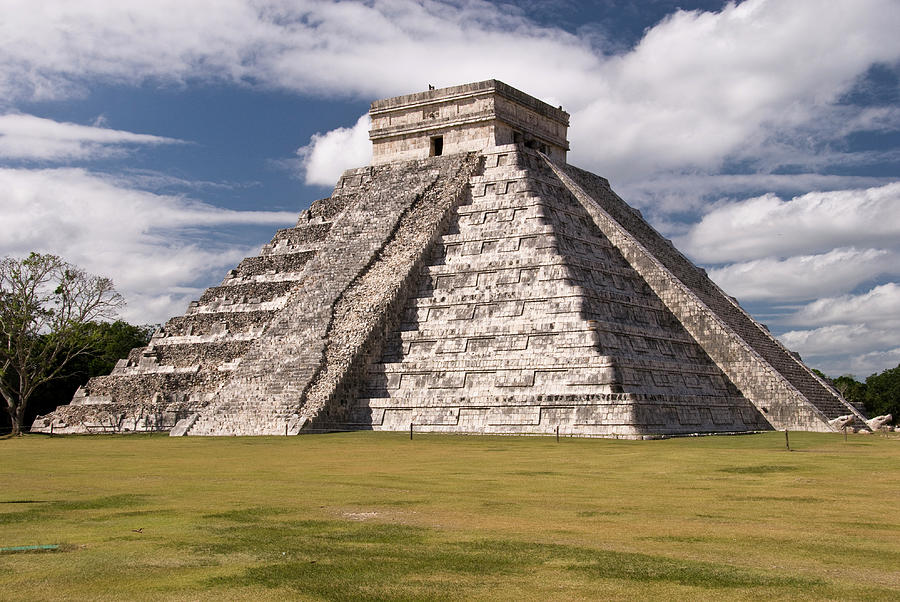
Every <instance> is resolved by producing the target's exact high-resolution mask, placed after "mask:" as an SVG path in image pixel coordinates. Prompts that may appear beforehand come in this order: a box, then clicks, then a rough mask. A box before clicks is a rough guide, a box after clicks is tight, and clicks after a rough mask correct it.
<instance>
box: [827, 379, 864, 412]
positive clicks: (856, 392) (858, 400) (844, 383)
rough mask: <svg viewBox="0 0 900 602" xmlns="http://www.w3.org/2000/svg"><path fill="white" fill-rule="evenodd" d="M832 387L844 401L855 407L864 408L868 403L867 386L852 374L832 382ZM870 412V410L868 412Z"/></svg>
mask: <svg viewBox="0 0 900 602" xmlns="http://www.w3.org/2000/svg"><path fill="white" fill-rule="evenodd" d="M831 384H832V386H833V387H834V388H835V389H837V391H838V393H840V394H841V395H843V396H844V399H846V400H847V401H849V402H850V403H852V404H853V405H857V406H862V405H864V404H865V402H866V384H865V383H861V382H859V381H858V380H856V379H855V378H853V376H852V375H850V374H844V375H843V376H838V377H837V378H835V379H834V380H832V381H831ZM867 411H868V410H867Z"/></svg>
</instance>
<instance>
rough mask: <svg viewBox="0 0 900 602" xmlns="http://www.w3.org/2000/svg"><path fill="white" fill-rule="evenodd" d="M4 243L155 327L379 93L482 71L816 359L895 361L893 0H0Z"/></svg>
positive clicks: (233, 251) (878, 366)
mask: <svg viewBox="0 0 900 602" xmlns="http://www.w3.org/2000/svg"><path fill="white" fill-rule="evenodd" d="M0 17H2V18H0V191H2V192H0V194H2V195H3V196H0V255H10V254H12V255H21V254H25V253H27V252H28V251H30V250H40V251H45V252H53V253H58V254H61V255H63V256H64V257H66V258H67V259H69V260H70V261H72V262H74V263H77V264H79V265H81V266H83V267H85V268H87V269H88V270H90V271H92V272H94V273H100V274H104V275H109V276H111V277H112V278H113V279H114V281H115V282H116V285H117V287H118V288H119V290H120V291H121V292H123V294H124V295H125V296H126V299H127V301H128V307H127V309H126V310H125V312H124V314H123V317H125V318H126V319H128V320H129V321H131V322H135V323H157V322H163V321H165V319H166V318H168V317H169V316H171V315H178V314H181V313H182V312H183V311H184V309H185V308H186V306H187V304H188V302H189V301H190V300H191V299H194V298H197V297H198V296H199V295H200V293H201V292H202V290H203V289H204V288H205V287H207V286H209V285H212V284H217V283H218V282H219V281H220V280H221V278H222V276H223V274H224V273H225V272H226V271H227V270H228V269H229V268H230V267H232V266H233V265H234V264H236V263H237V262H238V261H239V260H240V259H241V258H242V257H244V256H245V255H248V254H252V253H255V252H256V251H257V250H258V248H259V246H260V245H262V244H264V243H265V242H267V241H268V240H269V239H270V238H271V236H272V234H273V232H274V230H275V229H276V228H279V227H285V226H289V225H291V224H292V223H293V221H294V220H295V218H296V214H297V213H298V212H299V211H300V210H302V209H303V208H305V207H307V206H308V205H309V203H310V202H311V201H313V200H315V199H317V198H322V197H325V196H328V194H329V193H330V189H331V186H332V184H333V183H334V181H335V180H336V178H337V176H338V174H339V173H340V172H341V171H342V170H343V169H345V168H349V167H356V166H359V165H364V164H365V163H367V162H368V157H369V153H370V149H369V143H368V140H367V137H366V129H367V127H368V124H367V121H366V118H365V113H366V110H367V109H368V105H369V103H370V102H371V101H372V100H374V99H377V98H384V97H389V96H394V95H397V94H405V93H410V92H416V91H420V90H424V89H426V88H427V86H428V84H433V85H436V86H439V87H440V86H449V85H456V84H461V83H467V82H471V81H479V80H482V79H489V78H497V79H500V80H503V81H505V82H507V83H509V84H511V85H513V86H516V87H518V88H520V89H522V90H524V91H526V92H528V93H530V94H533V95H535V96H538V97H539V98H542V99H544V100H546V101H547V102H550V103H551V104H553V105H562V106H563V107H564V108H566V110H567V111H569V113H571V115H572V119H571V127H570V130H569V139H570V141H571V146H572V150H571V152H570V154H569V160H570V162H571V163H573V164H575V165H578V166H579V167H583V168H586V169H589V170H590V171H593V172H595V173H598V174H600V175H603V176H605V177H607V178H609V180H610V181H611V183H612V184H613V187H614V189H615V190H616V191H617V192H618V193H619V194H620V195H621V196H622V197H623V198H625V199H626V200H627V201H629V202H630V203H632V204H633V205H634V206H636V207H639V208H640V209H641V210H642V212H643V213H644V215H645V216H647V217H648V218H649V219H650V220H651V222H652V223H653V224H654V226H656V227H657V229H659V230H660V231H662V232H663V233H664V234H665V235H666V236H669V237H670V238H672V239H673V240H674V241H675V243H676V245H677V246H678V247H679V248H680V249H682V250H683V251H685V252H686V253H687V254H688V255H689V256H690V257H691V258H693V259H694V260H695V261H697V262H698V263H700V264H702V265H704V266H705V267H706V268H707V269H708V271H709V273H710V275H711V276H712V277H713V278H714V279H715V280H716V281H717V282H718V283H719V284H720V285H721V286H722V287H723V288H725V290H726V291H728V292H729V293H730V294H733V295H735V296H736V297H738V298H739V299H740V300H741V303H742V304H743V306H744V307H745V308H747V309H749V310H750V311H751V312H752V313H753V314H754V315H755V316H756V317H757V318H758V319H760V320H761V321H762V322H764V323H766V324H768V326H769V327H770V329H771V330H772V331H773V332H775V333H776V334H778V335H779V337H780V338H781V339H782V341H784V342H785V343H786V344H787V345H788V346H789V347H790V348H792V349H795V350H797V351H799V352H800V353H801V354H802V356H803V357H804V359H805V360H806V361H807V363H809V364H810V365H812V366H813V367H818V368H820V369H822V370H823V371H825V372H826V373H828V374H831V375H839V374H843V373H853V374H855V375H857V376H858V377H865V376H867V375H868V374H870V373H872V372H875V371H880V370H883V369H885V368H888V367H893V366H896V365H897V364H898V363H900V36H897V34H896V32H897V31H900V2H898V1H897V0H846V1H841V0H834V1H831V2H827V3H823V2H821V1H820V0H746V1H744V2H740V3H736V4H735V3H724V2H712V1H704V2H673V1H668V0H658V1H654V0H649V1H646V2H624V1H619V0H609V1H596V2H572V1H562V2H549V1H543V0H519V1H517V2H511V3H492V2H481V1H453V2H436V1H433V0H418V1H412V0H387V1H370V2H318V1H300V0H291V1H289V0H255V1H250V0H193V1H191V2H183V1H169V0H158V1H155V2H130V1H127V0H123V1H117V2H110V1H108V0H82V1H80V2H67V1H55V0H42V1H41V2H39V3H34V2H25V1H19V0H0Z"/></svg>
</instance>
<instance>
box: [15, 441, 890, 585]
mask: <svg viewBox="0 0 900 602" xmlns="http://www.w3.org/2000/svg"><path fill="white" fill-rule="evenodd" d="M791 447H792V448H793V449H794V451H791V452H789V451H787V450H785V448H784V434H783V433H770V434H764V435H747V436H735V437H700V438H683V439H670V440H664V441H610V440H600V439H562V440H561V441H560V442H559V443H556V441H555V440H554V439H553V438H517V437H474V436H473V437H467V436H442V435H417V436H416V438H415V439H414V440H413V441H410V440H409V438H408V435H405V434H402V433H396V434H395V433H365V432H363V433H345V434H334V435H312V436H302V437H281V438H275V437H273V438H230V439H229V438H192V437H182V438H169V437H165V436H162V435H155V436H148V435H132V436H122V437H115V436H104V437H54V438H48V437H44V436H35V435H31V436H26V437H22V438H17V439H7V440H2V441H0V547H12V546H23V545H39V544H59V545H60V548H59V550H57V551H50V552H25V553H23V552H2V551H0V598H3V599H15V600H25V599H66V598H69V599H111V600H112V599H117V600H118V599H122V598H127V599H151V598H177V599H189V600H196V599H217V600H225V599H235V598H244V599H280V600H285V599H298V598H300V599H304V598H309V599H315V598H328V599H359V598H371V599H385V598H387V599H426V598H427V599H435V598H442V599H473V598H482V599H534V600H538V599H547V598H554V599H579V598H580V599H592V598H601V597H602V598H610V597H615V598H635V599H646V598H666V599H671V598H676V599H693V598H698V597H699V598H706V599H713V598H714V599H747V598H772V597H778V598H792V599H798V598H801V599H802V598H809V599H822V598H841V599H849V598H853V599H866V598H869V599H889V598H893V599H900V517H898V512H897V509H898V503H900V438H898V437H897V436H885V435H868V436H864V435H855V436H853V435H851V436H850V437H849V441H847V442H845V441H844V438H843V437H842V436H840V435H820V434H809V433H791ZM135 529H137V530H142V532H135V531H133V530H135Z"/></svg>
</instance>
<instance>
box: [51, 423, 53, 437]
mask: <svg viewBox="0 0 900 602" xmlns="http://www.w3.org/2000/svg"><path fill="white" fill-rule="evenodd" d="M50 436H51V437H52V436H53V423H52V422H51V423H50Z"/></svg>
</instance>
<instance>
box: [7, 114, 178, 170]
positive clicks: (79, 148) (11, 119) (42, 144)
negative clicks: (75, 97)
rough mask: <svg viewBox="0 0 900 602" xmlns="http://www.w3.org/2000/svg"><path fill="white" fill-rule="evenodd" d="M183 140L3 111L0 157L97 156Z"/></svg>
mask: <svg viewBox="0 0 900 602" xmlns="http://www.w3.org/2000/svg"><path fill="white" fill-rule="evenodd" d="M180 142H181V141H180V140H175V139H173V138H165V137H162V136H151V135H148V134H135V133H132V132H126V131H122V130H112V129H107V128H103V127H95V126H87V125H78V124H76V123H62V122H58V121H53V120H52V119H44V118H42V117H35V116H34V115H23V114H17V113H9V114H6V115H0V158H3V159H24V160H42V161H59V160H66V159H95V158H98V157H107V156H110V155H114V154H119V153H122V152H123V151H124V147H125V146H126V145H133V144H143V145H156V144H178V143H180Z"/></svg>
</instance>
